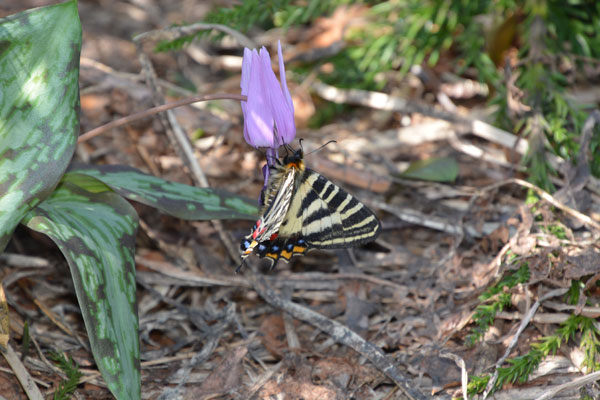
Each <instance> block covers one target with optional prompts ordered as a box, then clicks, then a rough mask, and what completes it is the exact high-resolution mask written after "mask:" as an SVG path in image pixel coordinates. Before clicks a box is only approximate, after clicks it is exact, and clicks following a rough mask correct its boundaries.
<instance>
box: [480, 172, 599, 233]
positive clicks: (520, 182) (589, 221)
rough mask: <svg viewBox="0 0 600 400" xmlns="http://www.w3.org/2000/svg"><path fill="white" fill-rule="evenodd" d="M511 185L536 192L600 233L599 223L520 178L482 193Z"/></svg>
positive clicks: (491, 187) (493, 185)
mask: <svg viewBox="0 0 600 400" xmlns="http://www.w3.org/2000/svg"><path fill="white" fill-rule="evenodd" d="M511 183H514V184H517V185H519V186H523V187H526V188H527V189H531V190H533V191H534V192H536V193H537V194H538V196H540V197H541V198H542V199H543V200H546V201H547V202H548V203H550V204H552V205H553V206H554V207H556V208H558V209H559V210H561V211H563V212H565V213H566V214H569V215H570V216H571V217H573V218H576V219H578V220H579V221H581V222H583V223H584V224H585V225H588V226H591V227H593V228H595V229H596V230H597V231H599V232H600V224H599V223H598V222H596V221H594V220H593V219H592V218H590V217H588V216H587V215H585V214H582V213H580V212H579V211H577V210H574V209H572V208H571V207H568V206H566V205H564V204H562V203H561V202H559V201H558V200H556V199H555V198H554V197H553V196H552V195H551V194H550V193H548V192H546V191H545V190H543V189H541V188H539V187H537V186H535V185H534V184H532V183H529V182H527V181H524V180H523V179H518V178H510V179H506V180H504V181H501V182H497V183H494V184H492V185H489V186H486V187H484V188H482V189H481V191H482V192H483V191H488V190H492V189H495V188H498V187H501V186H505V185H508V184H511Z"/></svg>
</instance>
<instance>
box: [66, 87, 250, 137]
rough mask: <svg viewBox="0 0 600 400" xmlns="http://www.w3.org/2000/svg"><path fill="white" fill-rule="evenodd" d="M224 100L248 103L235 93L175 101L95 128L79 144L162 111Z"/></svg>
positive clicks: (204, 95) (243, 97)
mask: <svg viewBox="0 0 600 400" xmlns="http://www.w3.org/2000/svg"><path fill="white" fill-rule="evenodd" d="M223 99H229V100H239V101H246V96H242V95H240V94H233V93H214V94H203V95H198V96H192V97H187V98H185V99H181V100H177V101H173V102H171V103H167V104H163V105H160V106H156V107H152V108H149V109H147V110H144V111H140V112H138V113H135V114H132V115H128V116H126V117H123V118H119V119H117V120H114V121H111V122H109V123H108V124H105V125H102V126H99V127H97V128H94V129H92V130H91V131H88V132H86V133H84V134H83V135H81V136H79V138H78V139H77V143H83V142H85V141H88V140H90V139H91V138H93V137H96V136H98V135H101V134H103V133H104V132H106V131H108V130H110V129H114V128H118V127H119V126H123V125H127V124H130V123H132V122H134V121H137V120H139V119H142V118H146V117H149V116H151V115H154V114H157V113H159V112H162V111H167V110H170V109H172V108H176V107H181V106H185V105H187V104H192V103H198V102H200V101H208V100H223Z"/></svg>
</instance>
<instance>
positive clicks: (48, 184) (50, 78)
mask: <svg viewBox="0 0 600 400" xmlns="http://www.w3.org/2000/svg"><path fill="white" fill-rule="evenodd" d="M80 49H81V25H80V23H79V17H78V15H77V2H76V1H70V2H67V3H63V4H59V5H55V6H50V7H42V8H36V9H33V10H28V11H25V12H22V13H19V14H15V15H12V16H9V17H6V18H2V19H0V71H2V74H1V75H0V252H1V251H2V250H4V248H5V247H6V244H7V243H8V240H9V239H10V236H11V235H12V232H13V230H14V228H15V227H16V226H17V224H18V223H19V222H20V221H21V219H22V218H23V216H24V215H25V214H27V212H28V211H29V210H30V209H31V208H33V207H35V205H36V204H38V203H39V202H40V201H42V200H43V199H44V198H46V197H48V196H49V195H50V193H52V189H54V187H55V186H56V184H57V183H58V181H59V180H60V177H61V176H62V175H63V173H64V171H65V169H66V168H67V165H68V164H69V161H70V160H71V157H72V155H73V151H74V149H75V139H76V136H77V134H78V132H79V84H78V78H79V51H80Z"/></svg>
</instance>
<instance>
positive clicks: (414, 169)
mask: <svg viewBox="0 0 600 400" xmlns="http://www.w3.org/2000/svg"><path fill="white" fill-rule="evenodd" d="M400 176H401V177H402V178H412V179H421V180H424V181H434V182H454V181H455V180H456V177H457V176H458V163H457V162H456V160H454V159H453V158H450V157H442V158H430V159H428V160H421V161H416V162H414V163H412V164H411V165H410V166H409V167H408V168H407V169H406V171H404V172H402V173H401V174H400Z"/></svg>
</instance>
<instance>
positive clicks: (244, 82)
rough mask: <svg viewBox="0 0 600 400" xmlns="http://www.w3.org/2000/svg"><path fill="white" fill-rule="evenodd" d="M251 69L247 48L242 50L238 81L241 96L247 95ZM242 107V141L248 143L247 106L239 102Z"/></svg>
mask: <svg viewBox="0 0 600 400" xmlns="http://www.w3.org/2000/svg"><path fill="white" fill-rule="evenodd" d="M251 68H252V51H251V50H250V49H248V48H244V58H243V60H242V79H241V81H240V87H241V88H242V96H247V95H248V88H249V87H250V69H251ZM240 103H241V106H242V114H243V115H244V139H246V142H247V143H250V137H249V136H248V125H247V123H246V107H247V106H248V104H247V102H246V101H242V102H240Z"/></svg>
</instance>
